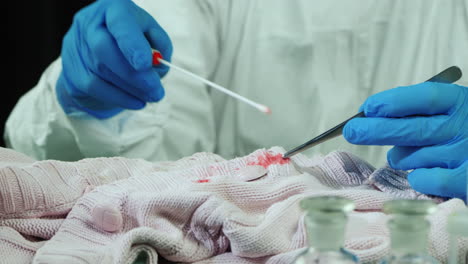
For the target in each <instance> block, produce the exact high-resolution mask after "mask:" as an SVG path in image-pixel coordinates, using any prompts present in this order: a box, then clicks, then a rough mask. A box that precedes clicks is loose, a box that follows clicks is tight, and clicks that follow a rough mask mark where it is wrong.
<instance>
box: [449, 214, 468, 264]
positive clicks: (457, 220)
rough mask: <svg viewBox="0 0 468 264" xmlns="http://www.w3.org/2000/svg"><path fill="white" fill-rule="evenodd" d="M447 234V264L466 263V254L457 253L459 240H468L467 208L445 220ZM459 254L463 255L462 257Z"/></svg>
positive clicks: (467, 256)
mask: <svg viewBox="0 0 468 264" xmlns="http://www.w3.org/2000/svg"><path fill="white" fill-rule="evenodd" d="M447 231H448V233H449V237H450V240H449V260H448V263H449V264H458V263H468V252H466V250H465V252H460V253H459V252H458V249H460V246H459V245H458V243H459V242H460V240H461V239H468V208H465V209H463V210H459V211H456V212H454V213H452V214H450V215H449V217H448V219H447ZM461 254H464V256H462V255H461Z"/></svg>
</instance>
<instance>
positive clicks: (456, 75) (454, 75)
mask: <svg viewBox="0 0 468 264" xmlns="http://www.w3.org/2000/svg"><path fill="white" fill-rule="evenodd" d="M461 76H462V72H461V70H460V68H458V67H457V66H451V67H449V68H447V69H445V70H443V71H441V72H440V73H438V74H436V75H435V76H433V77H432V78H430V79H429V80H427V81H426V82H438V83H453V82H456V81H458V80H459V79H460V78H461ZM365 116H366V115H365V114H364V112H360V113H358V114H356V115H354V116H352V117H350V118H348V119H346V120H345V121H343V122H342V123H340V124H338V125H337V126H335V127H333V128H331V129H329V130H328V131H326V132H324V133H322V134H320V135H318V136H317V137H314V138H313V139H311V140H309V141H307V142H306V143H304V144H302V145H300V146H298V147H296V148H294V149H292V150H290V151H288V152H286V153H285V154H284V155H283V158H289V157H291V156H293V155H295V154H297V153H300V152H303V151H304V150H307V149H309V148H311V147H314V146H317V145H318V144H320V143H323V142H325V141H327V140H329V139H332V138H335V137H337V136H339V135H341V134H342V133H343V127H344V126H345V125H346V123H348V121H349V120H351V119H353V118H356V117H365Z"/></svg>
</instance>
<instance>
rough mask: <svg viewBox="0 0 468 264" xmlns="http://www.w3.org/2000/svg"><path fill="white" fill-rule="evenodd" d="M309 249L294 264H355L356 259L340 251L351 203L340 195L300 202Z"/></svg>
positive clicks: (352, 206) (352, 205)
mask: <svg viewBox="0 0 468 264" xmlns="http://www.w3.org/2000/svg"><path fill="white" fill-rule="evenodd" d="M300 206H301V208H302V209H303V210H305V211H306V212H307V213H306V216H305V225H306V228H307V238H308V245H309V248H308V249H307V250H306V251H305V252H303V253H302V254H301V255H299V256H298V257H297V259H296V260H295V262H294V263H295V264H312V263H314V264H325V263H336V264H345V263H358V260H357V257H356V256H354V255H352V254H351V253H349V252H347V251H346V250H344V249H343V244H344V236H345V228H346V223H347V213H348V212H350V211H352V210H353V209H354V203H353V202H352V201H351V200H348V199H346V198H343V197H339V196H319V197H311V198H306V199H303V200H302V201H301V202H300Z"/></svg>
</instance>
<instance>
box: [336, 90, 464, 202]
mask: <svg viewBox="0 0 468 264" xmlns="http://www.w3.org/2000/svg"><path fill="white" fill-rule="evenodd" d="M360 110H361V111H364V112H365V114H366V117H364V118H354V119H352V120H351V121H349V122H348V123H347V124H346V126H345V127H344V129H343V135H344V137H345V138H346V140H348V141H349V142H350V143H353V144H361V145H394V147H393V148H392V149H391V150H390V151H389V152H388V154H387V159H388V163H389V164H390V166H391V167H393V168H395V169H400V170H413V171H412V172H410V174H409V175H408V181H409V183H410V184H411V186H412V187H413V188H414V189H415V190H416V191H419V192H421V193H425V194H432V195H438V196H444V197H458V198H462V199H463V198H464V197H465V196H466V192H467V176H468V87H464V86H459V85H456V84H443V83H432V82H424V83H420V84H417V85H412V86H407V87H398V88H395V89H391V90H387V91H384V92H381V93H378V94H375V95H373V96H371V97H369V98H368V99H367V100H366V101H365V102H364V104H363V105H362V106H361V109H360Z"/></svg>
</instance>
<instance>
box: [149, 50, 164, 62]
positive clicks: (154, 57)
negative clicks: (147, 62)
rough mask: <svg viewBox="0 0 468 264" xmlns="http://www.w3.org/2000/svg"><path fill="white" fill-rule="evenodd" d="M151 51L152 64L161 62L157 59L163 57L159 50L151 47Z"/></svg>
mask: <svg viewBox="0 0 468 264" xmlns="http://www.w3.org/2000/svg"><path fill="white" fill-rule="evenodd" d="M152 52H153V65H159V64H161V62H160V61H159V59H162V58H163V56H162V55H161V52H159V51H157V50H155V49H153V50H152Z"/></svg>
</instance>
